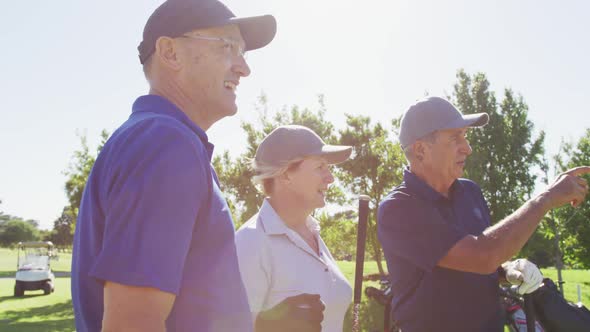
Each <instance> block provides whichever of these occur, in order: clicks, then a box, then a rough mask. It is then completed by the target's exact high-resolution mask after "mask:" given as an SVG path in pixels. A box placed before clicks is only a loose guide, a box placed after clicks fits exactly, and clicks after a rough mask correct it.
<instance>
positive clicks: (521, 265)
mask: <svg viewBox="0 0 590 332" xmlns="http://www.w3.org/2000/svg"><path fill="white" fill-rule="evenodd" d="M502 268H504V270H505V271H506V280H507V281H508V282H510V283H511V284H513V285H515V286H517V288H516V290H517V291H518V293H519V294H520V295H523V294H530V293H532V292H534V291H535V290H537V288H539V286H541V283H542V282H543V275H542V274H541V271H540V270H539V268H538V267H537V266H536V265H535V264H534V263H531V262H530V261H528V260H526V259H524V258H519V259H517V260H515V261H511V262H506V263H504V264H502Z"/></svg>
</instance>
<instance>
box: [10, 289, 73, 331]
mask: <svg viewBox="0 0 590 332" xmlns="http://www.w3.org/2000/svg"><path fill="white" fill-rule="evenodd" d="M37 296H43V295H29V296H25V298H27V297H37ZM19 299H21V298H14V297H6V296H5V297H2V298H0V301H16V300H19ZM31 318H34V319H35V320H39V321H38V322H21V320H31ZM0 330H1V331H3V332H12V331H15V332H16V331H19V332H26V331H58V332H61V331H73V330H74V313H73V309H72V300H68V301H66V302H62V303H57V304H53V305H49V306H44V307H37V308H31V309H27V310H19V311H14V310H13V311H11V310H9V311H6V312H5V313H4V314H3V317H2V320H0Z"/></svg>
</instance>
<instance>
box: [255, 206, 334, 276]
mask: <svg viewBox="0 0 590 332" xmlns="http://www.w3.org/2000/svg"><path fill="white" fill-rule="evenodd" d="M258 219H259V220H260V222H261V224H262V229H263V230H264V232H265V233H266V234H269V235H285V236H286V237H287V238H288V239H289V240H290V241H291V242H292V243H293V244H294V245H295V246H297V247H299V248H300V249H301V250H303V251H305V252H306V253H308V254H309V255H311V256H312V257H313V258H314V259H316V260H317V261H319V262H320V263H322V264H323V265H326V263H325V262H324V261H322V259H321V258H320V257H318V255H317V254H316V253H315V252H313V250H312V249H311V248H310V247H309V245H308V244H307V243H306V242H305V241H304V240H303V238H301V236H299V234H297V232H295V231H294V230H292V229H291V228H289V227H288V226H287V225H286V224H285V223H284V222H283V220H282V219H281V217H280V216H279V215H278V213H277V212H276V211H275V209H274V208H273V207H272V205H270V203H269V202H268V200H267V199H264V202H262V207H260V210H259V212H258ZM307 227H314V228H315V229H316V231H317V239H318V245H319V246H320V252H322V253H323V252H327V249H326V248H325V244H324V243H323V241H322V239H321V237H320V236H319V223H318V221H317V220H316V219H315V218H313V217H312V216H308V217H307Z"/></svg>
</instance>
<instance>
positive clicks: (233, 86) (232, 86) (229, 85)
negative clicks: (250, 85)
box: [223, 81, 238, 92]
mask: <svg viewBox="0 0 590 332" xmlns="http://www.w3.org/2000/svg"><path fill="white" fill-rule="evenodd" d="M223 86H224V87H225V88H226V89H230V90H231V91H233V92H235V91H236V88H237V87H238V85H237V84H236V83H234V82H231V81H225V82H223Z"/></svg>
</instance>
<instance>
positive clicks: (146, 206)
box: [90, 125, 212, 295]
mask: <svg viewBox="0 0 590 332" xmlns="http://www.w3.org/2000/svg"><path fill="white" fill-rule="evenodd" d="M141 131H142V134H138V135H137V136H136V137H133V138H132V139H128V140H127V142H126V143H127V144H124V146H123V147H121V148H120V151H118V152H117V153H116V154H114V157H113V158H112V161H111V165H112V166H111V168H110V169H109V175H108V177H106V178H105V179H103V180H102V181H105V182H106V183H108V189H106V190H105V192H106V193H105V194H104V199H101V202H102V204H103V205H104V206H103V211H104V213H105V216H104V218H105V223H104V230H103V232H102V234H101V236H102V241H101V242H102V249H101V250H100V254H99V255H98V257H96V261H95V262H94V264H93V266H92V268H91V270H90V275H91V276H93V277H95V278H97V279H100V280H108V281H112V282H117V283H121V284H125V285H132V286H143V287H154V288H157V289H160V290H162V291H166V292H170V293H174V294H176V295H178V292H179V289H180V286H181V281H182V276H183V269H184V262H185V258H186V256H187V253H188V251H189V249H190V246H191V241H192V237H193V229H194V225H195V222H196V221H197V219H198V217H199V213H200V212H201V210H202V207H203V206H204V205H205V204H207V199H208V197H209V188H210V187H211V181H212V180H211V175H210V170H209V169H205V167H204V165H208V163H204V162H203V159H202V158H207V157H206V156H205V155H204V154H203V151H204V150H202V149H200V146H199V143H198V142H197V143H195V138H194V137H190V135H188V134H187V133H185V132H183V131H182V130H181V129H179V128H175V127H171V126H165V125H164V126H162V125H160V126H157V125H154V126H151V127H149V128H142V130H141ZM154 132H157V135H155V134H154ZM154 137H155V138H154ZM115 157H117V158H118V159H117V158H115ZM207 160H208V159H207ZM106 183H105V185H107V184H106ZM98 243H100V242H98V241H97V245H98Z"/></svg>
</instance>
